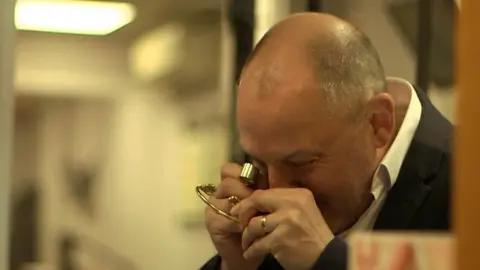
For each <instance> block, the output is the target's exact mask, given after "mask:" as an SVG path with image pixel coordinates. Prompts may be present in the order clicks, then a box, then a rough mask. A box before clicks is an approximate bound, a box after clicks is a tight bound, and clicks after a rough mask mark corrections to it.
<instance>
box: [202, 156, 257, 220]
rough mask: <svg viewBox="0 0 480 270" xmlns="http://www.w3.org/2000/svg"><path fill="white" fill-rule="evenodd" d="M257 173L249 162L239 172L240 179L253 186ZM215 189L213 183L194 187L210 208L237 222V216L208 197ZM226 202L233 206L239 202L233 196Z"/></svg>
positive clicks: (213, 193)
mask: <svg viewBox="0 0 480 270" xmlns="http://www.w3.org/2000/svg"><path fill="white" fill-rule="evenodd" d="M256 175H257V169H256V168H255V167H254V166H253V164H251V163H244V164H243V168H242V171H241V172H240V179H241V180H242V181H243V182H244V183H245V184H246V185H247V186H254V185H255V176H256ZM216 191H217V187H216V186H215V185H214V184H206V185H200V186H197V187H196V192H197V195H198V197H200V199H202V201H203V202H204V203H205V204H207V205H208V206H209V207H210V208H212V209H213V210H214V211H215V212H216V213H217V214H219V215H221V216H223V217H225V218H228V219H230V220H232V221H235V222H239V221H238V219H237V218H235V217H233V216H231V215H230V214H228V213H226V212H225V211H223V210H222V209H220V208H218V207H217V206H215V205H214V204H213V203H212V202H211V201H210V199H209V197H211V196H213V195H215V192H216ZM228 202H229V203H230V206H232V207H233V206H234V205H236V204H237V203H239V202H240V199H238V198H237V197H235V196H230V197H229V198H228Z"/></svg>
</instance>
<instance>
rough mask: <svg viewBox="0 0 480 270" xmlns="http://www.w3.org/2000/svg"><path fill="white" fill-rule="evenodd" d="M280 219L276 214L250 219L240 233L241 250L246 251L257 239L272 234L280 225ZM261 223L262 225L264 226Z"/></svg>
mask: <svg viewBox="0 0 480 270" xmlns="http://www.w3.org/2000/svg"><path fill="white" fill-rule="evenodd" d="M262 219H264V222H262ZM280 219H281V218H280V217H279V215H278V214H277V213H273V214H270V215H265V216H257V217H254V218H252V219H251V220H250V222H249V223H248V226H247V227H246V228H245V229H244V230H243V233H242V248H243V250H246V249H248V248H249V247H250V245H252V244H253V243H254V242H255V241H256V240H257V239H260V238H262V237H264V236H265V235H267V234H269V233H271V232H273V231H274V230H275V228H276V227H277V226H278V224H280V222H281V221H280ZM262 223H264V226H263V225H262Z"/></svg>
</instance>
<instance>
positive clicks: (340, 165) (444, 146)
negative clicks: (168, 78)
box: [203, 13, 452, 270]
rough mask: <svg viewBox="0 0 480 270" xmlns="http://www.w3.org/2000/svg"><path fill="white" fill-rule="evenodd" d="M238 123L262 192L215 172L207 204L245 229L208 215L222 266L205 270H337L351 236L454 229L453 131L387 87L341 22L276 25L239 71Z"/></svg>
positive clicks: (400, 88)
mask: <svg viewBox="0 0 480 270" xmlns="http://www.w3.org/2000/svg"><path fill="white" fill-rule="evenodd" d="M237 119H238V129H239V135H240V141H241V145H242V147H243V148H244V149H245V151H246V152H247V153H248V154H249V155H250V156H251V157H252V158H253V160H254V164H255V166H256V167H257V168H259V170H260V177H259V179H257V180H258V181H259V183H260V184H261V185H262V186H264V187H265V189H259V190H252V189H249V188H248V187H246V186H245V185H244V184H243V183H242V182H241V181H240V180H239V174H240V170H241V167H240V166H239V165H236V164H226V165H225V166H224V167H223V169H222V173H221V178H222V181H221V183H220V185H219V186H218V189H217V192H216V194H215V196H214V197H215V198H212V200H213V202H214V203H215V204H216V205H217V206H219V207H220V208H222V209H223V210H224V211H227V212H230V213H231V214H232V215H235V216H237V217H238V219H239V220H240V221H241V222H240V224H239V223H235V222H232V221H230V220H228V219H226V218H224V217H222V216H220V215H217V214H216V213H215V212H214V211H212V210H211V209H207V211H206V225H207V229H208V231H209V233H210V235H211V238H212V241H213V243H214V245H215V247H216V249H217V251H218V255H217V256H216V257H214V258H213V259H212V260H210V261H209V262H208V263H207V264H206V265H204V267H203V269H222V270H227V269H228V270H237V269H238V270H240V269H241V270H250V269H295V270H301V269H323V270H343V269H346V259H347V244H346V243H345V240H346V239H347V237H348V235H350V234H351V233H352V232H353V231H362V230H402V231H405V230H415V231H422V230H428V231H430V230H448V229H449V228H450V222H449V219H450V215H449V211H450V203H449V193H450V187H449V186H450V185H449V181H450V180H449V177H450V159H451V152H450V141H451V136H452V127H451V124H450V123H449V122H448V121H447V120H446V119H445V118H444V117H443V116H442V115H441V114H440V113H439V112H438V111H437V110H436V109H435V108H434V107H433V105H432V104H431V102H430V101H429V100H428V98H427V97H426V95H425V94H424V93H423V92H422V91H421V90H418V89H414V88H413V87H412V86H411V85H410V84H409V83H408V82H406V81H404V80H400V79H385V75H384V71H383V67H382V65H381V62H380V60H379V56H378V54H377V52H376V50H375V48H374V47H373V46H372V44H371V43H370V41H369V39H368V38H367V37H366V36H365V35H364V34H362V33H361V32H360V31H359V30H357V29H355V28H354V27H353V26H351V25H349V24H348V23H346V22H344V21H342V20H340V19H338V18H335V17H333V16H329V15H325V14H318V13H303V14H297V15H294V16H291V17H289V18H287V19H286V20H284V21H282V22H280V23H278V24H277V25H276V26H274V27H273V28H272V29H271V30H270V31H269V33H268V34H267V35H266V36H265V37H264V38H263V39H262V40H261V41H260V43H259V45H258V46H257V47H256V48H255V51H254V53H253V54H252V56H251V58H250V60H249V61H248V63H247V64H246V66H245V67H244V70H243V73H242V76H241V81H240V82H239V89H238V97H237ZM230 196H236V197H238V198H240V199H241V200H242V201H241V202H240V203H239V204H237V205H236V206H235V207H233V208H231V207H230V206H229V203H228V198H229V197H230ZM258 213H262V214H261V215H259V214H258Z"/></svg>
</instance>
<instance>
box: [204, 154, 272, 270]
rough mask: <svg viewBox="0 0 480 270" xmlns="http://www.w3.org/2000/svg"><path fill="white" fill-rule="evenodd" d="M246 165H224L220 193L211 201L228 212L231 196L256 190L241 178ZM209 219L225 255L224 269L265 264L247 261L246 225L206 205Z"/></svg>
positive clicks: (246, 269)
mask: <svg viewBox="0 0 480 270" xmlns="http://www.w3.org/2000/svg"><path fill="white" fill-rule="evenodd" d="M241 170H242V167H241V166H240V165H238V164H234V163H228V164H225V165H224V166H223V167H222V171H221V176H222V181H221V182H220V184H219V185H218V187H217V192H216V193H215V196H214V197H213V198H210V200H211V202H212V203H213V204H215V205H216V206H217V207H219V208H220V209H222V210H223V211H225V212H227V213H228V212H230V208H231V206H230V203H229V202H228V198H229V197H230V196H236V197H237V198H239V199H244V198H246V197H248V196H250V194H252V192H253V190H252V189H250V188H248V187H246V186H245V184H244V183H243V182H242V181H241V180H240V178H239V176H240V172H241ZM205 221H206V226H207V230H208V232H209V234H210V237H211V238H212V241H213V244H214V245H215V248H216V249H217V251H218V254H219V255H220V257H222V270H236V269H241V270H254V269H257V268H258V266H259V265H260V264H261V263H262V261H263V259H262V258H258V259H257V260H246V259H245V258H244V257H243V250H242V246H241V238H242V231H243V228H242V227H241V226H240V224H238V223H236V222H234V221H231V220H229V219H226V218H225V217H223V216H220V215H219V214H217V213H216V212H215V211H213V210H212V209H211V208H210V207H207V208H206V212H205Z"/></svg>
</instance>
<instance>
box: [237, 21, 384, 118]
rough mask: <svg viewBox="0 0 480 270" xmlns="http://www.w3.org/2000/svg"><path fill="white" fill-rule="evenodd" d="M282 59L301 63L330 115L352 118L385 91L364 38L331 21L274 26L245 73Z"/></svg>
mask: <svg viewBox="0 0 480 270" xmlns="http://www.w3.org/2000/svg"><path fill="white" fill-rule="evenodd" d="M285 55H290V56H293V55H296V56H298V57H299V58H302V59H301V60H300V61H303V62H304V63H305V64H306V65H307V66H308V71H305V72H310V73H312V75H313V76H314V78H315V80H316V83H317V87H318V90H320V92H321V97H322V98H323V99H324V101H325V102H324V104H325V108H326V109H328V110H329V111H333V112H335V111H336V112H338V111H339V109H340V112H339V113H346V112H351V113H352V114H357V113H358V110H360V109H361V108H362V105H363V104H365V103H366V101H367V100H368V98H369V97H371V96H372V95H374V94H375V93H379V92H382V91H385V90H386V83H385V74H384V71H383V67H382V64H381V61H380V58H379V56H378V53H377V51H376V50H375V48H374V47H373V45H372V43H371V41H370V40H369V38H368V37H366V36H365V35H364V34H363V33H362V32H360V31H359V30H358V29H356V28H355V27H354V26H352V25H350V24H349V23H347V22H345V21H343V20H341V19H338V18H336V17H334V16H331V15H327V14H322V13H299V14H295V15H292V16H290V17H288V18H287V19H285V20H283V21H281V22H279V23H278V24H276V25H275V26H274V27H272V28H271V29H270V30H269V31H268V32H267V34H265V35H264V37H263V38H262V39H261V40H260V41H259V43H258V44H257V46H256V47H255V49H254V51H253V53H252V54H251V56H250V58H249V60H248V61H247V64H246V65H245V69H244V71H245V70H248V69H250V68H251V69H256V68H258V66H256V65H265V63H268V62H272V61H275V60H276V59H277V60H278V58H279V57H282V56H285ZM260 59H262V60H260ZM257 60H258V61H257ZM265 74H270V75H272V74H273V73H272V72H267V73H264V75H265ZM270 80H274V78H270Z"/></svg>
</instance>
